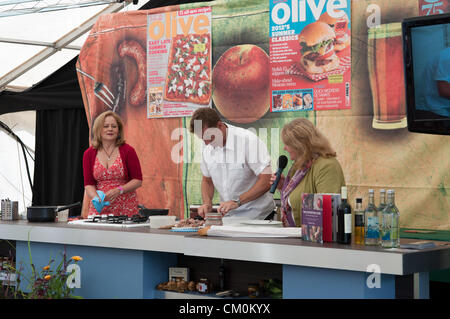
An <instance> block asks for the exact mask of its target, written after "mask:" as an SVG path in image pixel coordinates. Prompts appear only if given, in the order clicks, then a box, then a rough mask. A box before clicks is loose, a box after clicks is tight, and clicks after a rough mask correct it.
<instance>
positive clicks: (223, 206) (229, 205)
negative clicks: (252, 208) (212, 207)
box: [217, 200, 239, 216]
mask: <svg viewBox="0 0 450 319" xmlns="http://www.w3.org/2000/svg"><path fill="white" fill-rule="evenodd" d="M238 207H239V206H238V204H237V203H236V202H235V201H234V200H229V201H227V202H222V203H220V205H219V208H218V209H217V211H218V212H219V213H220V214H222V216H225V215H226V214H227V213H228V212H229V211H230V210H233V209H236V208H238Z"/></svg>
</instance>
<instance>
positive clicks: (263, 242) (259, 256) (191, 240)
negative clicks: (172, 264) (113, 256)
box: [0, 220, 450, 275]
mask: <svg viewBox="0 0 450 319" xmlns="http://www.w3.org/2000/svg"><path fill="white" fill-rule="evenodd" d="M0 239H9V240H19V241H28V240H30V241H32V242H33V241H34V242H44V243H55V244H68V245H82V246H92V247H105V248H106V247H107V248H120V249H134V250H145V251H159V252H168V253H181V254H185V255H191V256H201V257H210V258H225V259H236V260H245V261H254V262H267V263H277V264H287V265H296V266H306V267H320V268H331V269H341V270H352V271H363V272H366V271H367V267H368V266H369V265H371V264H376V265H378V266H380V269H381V272H382V273H386V274H394V275H406V274H411V273H415V272H425V271H431V270H438V269H447V268H450V245H446V246H444V245H439V246H438V247H436V248H432V249H427V250H406V249H383V248H381V247H365V246H358V245H341V244H337V243H324V244H318V243H310V242H304V241H302V240H301V239H298V238H226V237H207V236H199V235H197V234H196V233H176V232H171V231H170V230H160V229H153V228H152V229H151V228H150V227H148V226H144V227H134V228H110V227H102V226H98V227H97V226H95V227H93V226H83V225H70V224H67V223H29V222H28V221H26V220H19V221H0ZM408 241H414V240H411V239H404V240H403V239H402V242H408ZM438 243H439V242H438ZM441 243H442V242H441ZM443 243H446V242H443Z"/></svg>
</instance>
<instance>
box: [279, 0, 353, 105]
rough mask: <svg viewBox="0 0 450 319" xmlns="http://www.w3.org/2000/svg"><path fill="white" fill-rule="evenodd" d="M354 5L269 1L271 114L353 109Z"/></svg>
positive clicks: (333, 2)
mask: <svg viewBox="0 0 450 319" xmlns="http://www.w3.org/2000/svg"><path fill="white" fill-rule="evenodd" d="M350 6H351V1H346V0H344V1H334V0H328V1H325V0H322V1H288V0H281V1H280V0H270V66H271V88H272V101H271V111H272V112H283V111H298V110H315V111H319V110H334V109H347V108H350V107H351V99H350V89H351V46H350V37H351V22H350V21H351V20H350V16H351V15H350V12H351V10H350Z"/></svg>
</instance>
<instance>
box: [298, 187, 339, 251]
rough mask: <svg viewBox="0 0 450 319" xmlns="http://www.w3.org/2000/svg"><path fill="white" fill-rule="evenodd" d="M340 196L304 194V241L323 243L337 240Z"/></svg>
mask: <svg viewBox="0 0 450 319" xmlns="http://www.w3.org/2000/svg"><path fill="white" fill-rule="evenodd" d="M340 202H341V195H340V194H333V193H319V194H311V193H304V194H303V197H302V239H303V240H306V241H311V242H316V243H323V242H334V241H336V239H337V209H338V206H339V204H340Z"/></svg>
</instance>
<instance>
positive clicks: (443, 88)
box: [402, 14, 450, 134]
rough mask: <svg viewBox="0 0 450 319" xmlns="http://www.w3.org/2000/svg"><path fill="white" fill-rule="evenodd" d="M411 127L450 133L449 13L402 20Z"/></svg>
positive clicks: (423, 130) (409, 124)
mask: <svg viewBox="0 0 450 319" xmlns="http://www.w3.org/2000/svg"><path fill="white" fill-rule="evenodd" d="M402 32H403V49H404V66H405V89H406V91H405V92H406V112H407V121H408V130H409V131H411V132H418V133H430V134H450V14H440V15H433V16H423V17H415V18H408V19H405V20H403V22H402Z"/></svg>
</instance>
